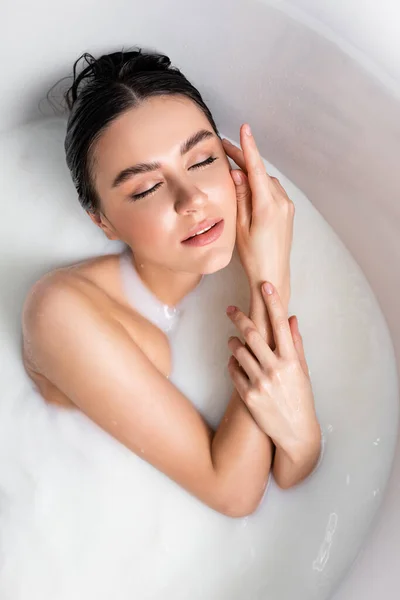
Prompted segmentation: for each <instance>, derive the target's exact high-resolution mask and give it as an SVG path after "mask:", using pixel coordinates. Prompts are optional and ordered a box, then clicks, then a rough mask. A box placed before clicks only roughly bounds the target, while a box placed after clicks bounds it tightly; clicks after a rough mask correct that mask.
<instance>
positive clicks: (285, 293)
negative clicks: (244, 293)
mask: <svg viewBox="0 0 400 600" xmlns="http://www.w3.org/2000/svg"><path fill="white" fill-rule="evenodd" d="M264 281H271V279H269V278H268V277H264V278H261V277H259V278H255V277H253V278H252V279H249V289H250V298H251V300H252V301H254V299H255V298H257V297H261V298H262V297H263V292H262V290H261V285H262V284H263V283H264ZM271 283H272V284H273V285H274V286H275V287H276V289H277V291H278V294H279V297H280V299H281V302H282V304H283V306H284V307H285V309H287V310H289V302H290V294H291V289H290V279H287V280H286V281H284V282H282V283H279V284H276V283H275V281H274V280H272V281H271ZM263 302H264V300H263Z"/></svg>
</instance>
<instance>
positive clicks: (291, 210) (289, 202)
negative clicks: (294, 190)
mask: <svg viewBox="0 0 400 600" xmlns="http://www.w3.org/2000/svg"><path fill="white" fill-rule="evenodd" d="M287 205H288V211H289V214H291V215H294V213H295V212H296V207H295V205H294V202H293V200H290V198H288V200H287Z"/></svg>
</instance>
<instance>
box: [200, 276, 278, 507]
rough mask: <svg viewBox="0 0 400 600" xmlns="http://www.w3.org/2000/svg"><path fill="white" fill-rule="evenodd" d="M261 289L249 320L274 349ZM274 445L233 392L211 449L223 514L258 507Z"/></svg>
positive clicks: (254, 291) (253, 294) (255, 289)
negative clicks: (223, 506) (225, 504)
mask: <svg viewBox="0 0 400 600" xmlns="http://www.w3.org/2000/svg"><path fill="white" fill-rule="evenodd" d="M260 286H261V284H260V285H254V286H252V285H250V310H249V317H250V318H251V320H252V321H253V322H254V324H255V325H256V326H257V327H258V329H259V330H260V331H261V334H262V335H263V337H264V338H265V339H266V341H267V343H268V344H269V345H270V346H271V345H272V344H273V343H274V340H273V335H272V328H271V324H270V319H269V316H268V311H267V310H266V307H265V300H264V299H263V297H262V292H261V287H260ZM285 293H286V291H285V292H283V295H284V294H285ZM272 452H273V444H272V442H271V440H270V438H269V437H268V436H267V435H266V434H265V433H264V431H262V430H261V429H260V428H259V427H258V425H257V423H256V422H255V421H254V419H253V417H252V416H251V414H250V413H249V411H248V410H247V408H246V406H245V404H244V402H243V401H242V400H241V398H240V396H239V394H238V392H237V390H236V389H234V391H233V394H232V397H231V400H230V402H229V405H228V408H227V410H226V412H225V415H224V417H223V419H222V421H221V425H220V427H219V428H218V430H217V432H216V434H215V435H214V438H213V441H212V447H211V454H212V460H213V464H214V469H215V472H216V475H217V477H218V478H219V482H220V484H221V485H222V492H221V497H222V498H224V499H225V502H226V503H227V504H229V506H226V507H225V509H226V510H225V509H224V512H228V513H229V514H232V513H234V512H235V511H236V512H238V513H243V514H244V513H249V512H252V511H253V510H255V508H256V507H257V506H258V504H259V502H260V500H261V498H262V496H263V493H264V490H265V487H266V484H267V481H268V476H269V472H270V469H271V460H272Z"/></svg>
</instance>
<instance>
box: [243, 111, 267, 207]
mask: <svg viewBox="0 0 400 600" xmlns="http://www.w3.org/2000/svg"><path fill="white" fill-rule="evenodd" d="M248 128H249V125H248V123H245V124H243V125H242V127H241V128H240V145H241V146H242V149H243V156H244V160H245V163H246V168H247V176H248V178H249V184H250V189H251V192H252V194H253V195H255V196H256V202H257V200H259V201H260V203H261V201H262V200H269V201H270V202H272V201H273V200H274V197H273V193H272V191H273V189H274V187H275V186H274V184H273V182H272V180H271V178H270V176H269V175H268V173H267V171H266V169H265V165H264V162H263V160H262V158H261V156H260V153H259V151H258V148H257V145H256V142H255V139H254V137H253V135H252V134H251V132H250V135H249V134H248V133H247V131H248V130H249V129H248ZM260 208H261V206H257V204H256V203H255V202H254V201H253V212H257V210H258V209H260Z"/></svg>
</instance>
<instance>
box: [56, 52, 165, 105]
mask: <svg viewBox="0 0 400 600" xmlns="http://www.w3.org/2000/svg"><path fill="white" fill-rule="evenodd" d="M81 59H84V60H86V62H87V63H88V66H87V67H86V68H85V69H83V70H82V71H81V73H79V75H78V76H77V75H76V67H77V65H78V63H79V61H80V60H81ZM170 66H171V60H170V59H169V58H168V56H166V55H165V54H158V53H155V52H153V53H151V52H144V53H143V52H142V49H141V48H139V49H138V50H130V51H126V52H124V51H122V52H112V53H110V54H103V55H102V56H100V58H95V57H94V56H93V55H92V54H90V53H89V52H84V53H83V54H82V55H81V56H80V57H79V58H78V59H77V60H76V61H75V63H74V71H73V78H74V81H73V84H72V86H71V87H70V89H69V90H68V93H67V94H66V101H67V105H68V107H69V109H72V106H73V105H74V103H75V102H76V100H77V98H78V87H79V86H80V84H81V83H82V82H83V81H84V80H87V79H88V78H92V80H93V79H94V80H96V79H97V80H104V81H118V80H123V79H124V77H126V76H129V77H132V76H134V75H135V74H138V73H143V72H146V71H147V72H148V71H168V69H169V68H170Z"/></svg>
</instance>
